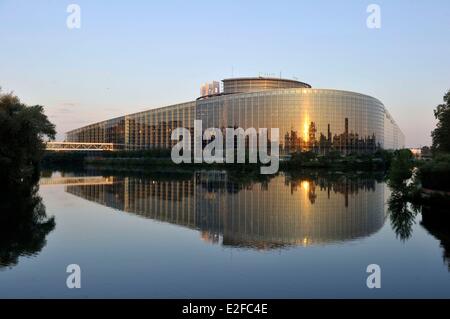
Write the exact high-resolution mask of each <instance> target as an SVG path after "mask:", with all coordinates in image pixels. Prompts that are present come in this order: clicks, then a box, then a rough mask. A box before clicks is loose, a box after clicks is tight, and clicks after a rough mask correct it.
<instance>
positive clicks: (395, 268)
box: [0, 171, 450, 298]
mask: <svg viewBox="0 0 450 319" xmlns="http://www.w3.org/2000/svg"><path fill="white" fill-rule="evenodd" d="M40 184H41V185H40V191H39V192H40V196H41V197H42V199H43V203H44V204H45V207H46V213H47V215H48V216H54V217H55V222H56V227H55V228H54V230H53V231H51V232H50V233H49V234H48V235H47V236H46V238H45V241H44V242H43V243H42V248H41V249H40V248H39V249H36V251H35V252H34V253H20V251H19V252H16V253H17V255H19V256H18V257H17V258H16V259H15V260H14V258H9V259H8V258H4V259H3V260H6V261H3V262H2V264H0V297H37V298H39V297H138V298H172V297H173V298H216V297H225V298H230V297H232V298H240V297H246V298H251V297H255V298H256V297H257V298H260V297H267V298H281V297H288V298H313V297H322V298H328V297H332V298H336V297H337V298H340V297H360V298H379V297H446V298H449V297H450V272H449V260H448V259H447V257H449V247H450V244H449V242H450V240H449V237H450V236H449V233H450V230H449V228H446V227H447V226H446V225H444V226H443V225H442V223H440V222H439V220H438V221H436V220H435V218H430V217H429V216H427V214H430V212H428V213H426V212H425V211H424V212H422V213H420V212H419V213H417V214H412V216H403V215H400V217H399V216H394V215H393V214H392V212H390V210H389V209H388V205H387V201H388V199H389V197H390V191H389V189H388V187H387V186H386V184H385V183H384V182H383V181H382V179H381V178H379V177H376V176H375V177H374V176H370V177H367V176H365V177H364V176H357V175H355V176H345V175H342V174H333V175H329V174H321V173H318V172H313V173H308V174H303V175H298V176H292V175H290V174H285V173H280V174H279V175H277V176H275V177H271V178H267V179H264V180H257V179H251V178H247V177H245V176H233V174H230V173H227V172H223V171H202V172H195V173H192V174H185V175H184V174H183V175H180V176H177V175H174V176H161V175H160V176H148V177H142V176H102V175H100V174H96V173H93V172H84V173H83V174H67V173H66V174H61V173H58V172H54V173H53V174H51V176H48V177H43V178H41V181H40ZM431 215H432V214H431ZM11 259H12V260H11ZM8 260H9V261H8ZM69 264H79V265H80V267H81V271H82V288H81V289H68V288H67V287H66V278H67V276H68V274H67V273H66V267H67V265H69ZM369 264H378V265H380V267H381V271H382V277H381V278H382V279H381V285H382V287H381V289H368V288H367V286H366V278H367V276H368V274H367V273H366V267H367V265H369Z"/></svg>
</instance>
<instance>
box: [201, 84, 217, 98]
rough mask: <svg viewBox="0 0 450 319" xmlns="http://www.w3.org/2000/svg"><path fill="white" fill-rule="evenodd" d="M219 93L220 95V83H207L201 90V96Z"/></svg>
mask: <svg viewBox="0 0 450 319" xmlns="http://www.w3.org/2000/svg"><path fill="white" fill-rule="evenodd" d="M219 93H220V83H219V82H218V81H212V82H211V83H205V84H203V85H202V86H201V88H200V96H207V95H214V94H219Z"/></svg>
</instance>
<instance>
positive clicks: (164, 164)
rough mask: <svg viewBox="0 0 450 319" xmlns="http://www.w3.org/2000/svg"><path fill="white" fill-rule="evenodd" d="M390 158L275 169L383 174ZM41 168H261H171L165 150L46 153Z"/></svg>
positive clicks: (309, 157)
mask: <svg viewBox="0 0 450 319" xmlns="http://www.w3.org/2000/svg"><path fill="white" fill-rule="evenodd" d="M391 158H392V156H391V154H390V153H389V152H386V151H379V152H377V153H374V154H358V155H347V156H341V155H338V154H336V153H332V154H328V155H317V154H314V153H312V152H303V153H298V154H293V155H292V156H290V157H289V158H283V159H281V160H280V163H279V169H280V170H288V171H295V170H301V169H332V170H342V171H354V170H361V171H387V170H388V169H389V166H390V161H391ZM42 165H43V166H44V167H52V166H81V167H85V166H90V167H96V168H103V169H105V168H110V169H114V170H118V171H123V170H128V171H129V170H155V169H157V170H161V171H174V170H175V171H177V170H192V169H227V170H231V171H236V170H237V171H242V172H253V171H258V172H259V169H260V167H261V164H251V163H242V164H239V163H233V164H230V163H213V164H207V163H181V164H175V163H174V162H173V161H172V160H171V158H170V152H168V151H167V150H151V151H143V152H113V153H98V154H95V153H76V152H67V153H61V152H59V153H58V152H54V153H52V152H48V153H46V154H45V156H44V158H43V160H42Z"/></svg>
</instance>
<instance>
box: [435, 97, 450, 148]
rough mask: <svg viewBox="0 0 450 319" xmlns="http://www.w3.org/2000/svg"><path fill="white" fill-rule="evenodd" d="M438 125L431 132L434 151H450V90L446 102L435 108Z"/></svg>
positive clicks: (445, 98)
mask: <svg viewBox="0 0 450 319" xmlns="http://www.w3.org/2000/svg"><path fill="white" fill-rule="evenodd" d="M434 117H435V118H436V119H437V121H438V122H437V125H436V128H435V129H434V131H433V132H432V133H431V137H432V138H433V146H432V150H433V153H450V90H448V92H447V93H446V94H445V95H444V103H443V104H440V105H438V106H437V108H436V109H435V110H434Z"/></svg>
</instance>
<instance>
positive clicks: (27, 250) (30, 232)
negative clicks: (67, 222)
mask: <svg viewBox="0 0 450 319" xmlns="http://www.w3.org/2000/svg"><path fill="white" fill-rule="evenodd" d="M37 191H38V186H37V183H36V182H35V183H32V184H28V183H22V184H20V185H15V186H14V185H11V184H9V185H8V186H7V187H4V186H3V187H0V269H1V268H2V267H5V266H12V265H16V264H17V262H18V258H19V257H20V256H24V255H33V254H36V253H38V252H40V251H41V250H42V248H43V247H44V246H45V244H46V236H47V234H48V233H50V232H51V231H52V230H53V229H54V227H55V221H54V218H53V217H52V218H47V216H46V212H45V206H44V204H43V203H42V199H41V197H40V196H39V195H38V194H37Z"/></svg>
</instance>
